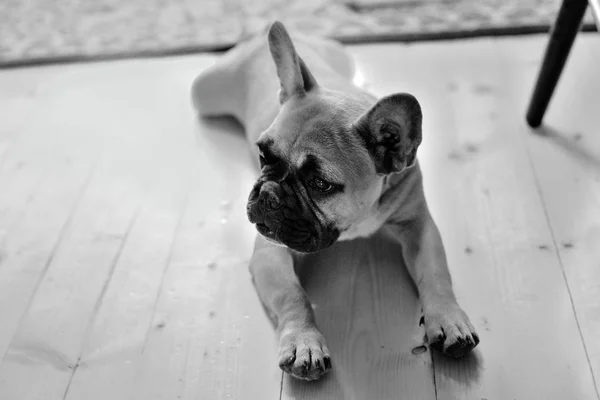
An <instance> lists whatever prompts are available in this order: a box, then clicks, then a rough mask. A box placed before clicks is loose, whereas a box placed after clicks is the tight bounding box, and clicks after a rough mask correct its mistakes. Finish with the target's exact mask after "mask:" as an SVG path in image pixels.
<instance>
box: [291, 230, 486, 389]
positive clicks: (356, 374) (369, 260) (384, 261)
mask: <svg viewBox="0 0 600 400" xmlns="http://www.w3.org/2000/svg"><path fill="white" fill-rule="evenodd" d="M297 270H298V274H299V276H300V278H301V281H302V284H303V286H304V288H305V289H306V291H307V292H308V295H309V298H310V300H311V302H312V303H313V306H314V308H315V313H316V316H317V322H318V324H319V327H320V328H321V331H322V332H323V334H324V335H325V337H326V340H327V343H328V346H329V348H330V351H331V356H332V364H333V368H332V370H331V371H330V373H329V374H328V375H326V377H325V378H323V379H321V380H320V381H317V382H303V381H298V380H295V379H293V378H290V377H289V376H287V375H286V376H285V378H284V383H283V397H282V398H284V399H298V400H300V399H328V400H329V399H388V398H389V399H391V398H398V395H399V394H403V397H402V398H407V399H409V398H435V387H434V385H435V383H434V382H435V378H434V373H435V372H434V367H433V363H441V364H442V365H444V368H442V370H443V371H448V370H449V371H452V368H453V365H449V364H458V363H459V364H458V365H460V368H459V369H460V371H459V373H458V374H456V375H455V376H445V377H447V378H450V379H453V380H459V381H463V382H464V384H465V385H467V386H470V385H471V384H473V383H474V382H473V381H475V380H477V379H478V375H479V369H480V359H479V356H477V355H471V356H469V357H466V358H464V359H463V360H461V361H458V362H456V361H453V360H448V359H446V357H445V356H442V355H439V354H436V355H435V356H434V357H432V354H431V353H430V350H429V349H428V348H427V347H426V346H424V330H423V326H422V325H419V321H420V318H421V306H420V303H419V300H418V297H417V293H416V289H415V287H414V284H413V282H412V280H411V278H410V276H409V274H408V272H407V270H406V268H405V266H404V264H403V261H402V258H401V255H400V252H399V246H398V244H397V243H396V241H395V240H394V239H393V237H392V236H391V235H390V234H389V233H388V232H386V231H382V232H380V233H378V234H377V235H374V236H373V237H371V238H368V239H358V240H354V241H351V242H340V243H338V244H336V245H334V246H333V247H332V248H330V249H328V250H326V251H323V252H321V253H318V254H314V255H306V256H303V257H302V258H300V259H299V260H298V263H297ZM446 367H447V368H446ZM439 373H440V371H438V374H439ZM444 373H445V372H444ZM450 374H452V372H450Z"/></svg>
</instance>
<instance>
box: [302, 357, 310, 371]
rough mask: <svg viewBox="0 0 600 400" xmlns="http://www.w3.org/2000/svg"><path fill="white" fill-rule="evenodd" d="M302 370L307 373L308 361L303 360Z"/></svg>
mask: <svg viewBox="0 0 600 400" xmlns="http://www.w3.org/2000/svg"><path fill="white" fill-rule="evenodd" d="M302 368H304V370H305V371H308V370H309V369H310V360H304V362H303V363H302Z"/></svg>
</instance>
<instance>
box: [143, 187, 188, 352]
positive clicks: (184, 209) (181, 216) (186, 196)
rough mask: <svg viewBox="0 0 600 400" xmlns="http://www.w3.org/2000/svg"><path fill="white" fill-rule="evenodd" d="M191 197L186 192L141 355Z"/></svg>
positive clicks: (150, 329)
mask: <svg viewBox="0 0 600 400" xmlns="http://www.w3.org/2000/svg"><path fill="white" fill-rule="evenodd" d="M187 187H188V188H190V187H191V185H187ZM189 197H190V192H189V190H188V191H186V193H185V196H184V199H183V201H182V202H181V203H182V204H181V207H180V209H181V212H180V214H179V218H178V219H177V224H176V225H175V230H174V232H173V238H172V240H171V247H170V249H169V254H168V255H167V259H166V260H165V265H164V267H163V270H162V272H161V277H160V284H159V285H158V289H157V292H156V298H155V299H154V305H153V307H152V313H151V314H150V315H151V316H150V323H149V324H148V328H147V329H146V334H145V335H144V343H143V344H142V349H141V350H140V354H144V350H145V349H146V345H147V344H148V338H149V336H150V332H151V331H152V321H154V316H155V314H156V307H157V305H158V302H159V301H160V294H161V292H162V287H163V284H164V281H165V276H166V275H167V272H168V270H169V266H170V265H171V260H172V259H173V251H174V248H175V243H176V242H177V238H178V237H179V233H180V230H181V224H182V222H183V217H184V215H185V212H186V210H187V206H188V201H189Z"/></svg>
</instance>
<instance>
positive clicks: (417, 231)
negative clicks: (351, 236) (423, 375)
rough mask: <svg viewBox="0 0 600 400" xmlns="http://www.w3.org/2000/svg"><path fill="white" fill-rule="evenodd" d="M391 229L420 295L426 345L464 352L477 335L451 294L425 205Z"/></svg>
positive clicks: (458, 354) (450, 352)
mask: <svg viewBox="0 0 600 400" xmlns="http://www.w3.org/2000/svg"><path fill="white" fill-rule="evenodd" d="M392 229H393V230H394V232H395V233H396V234H397V235H398V236H399V240H400V243H401V246H402V255H403V258H404V261H405V264H406V266H407V268H408V271H409V273H410V275H411V277H412V278H413V280H414V282H415V284H416V286H417V289H418V292H419V297H420V298H421V304H422V306H423V314H424V319H425V321H424V322H425V330H426V333H427V340H428V342H429V345H430V346H431V347H433V348H435V349H437V350H440V351H442V352H444V353H445V354H447V355H450V356H452V357H461V356H463V355H465V354H466V353H468V352H469V351H470V350H471V349H473V348H474V347H475V346H477V344H478V343H479V338H478V336H477V333H476V332H475V328H474V327H473V325H472V324H471V322H470V321H469V317H468V316H467V314H466V313H465V312H464V311H463V310H462V308H461V307H460V306H459V305H458V303H457V301H456V297H455V296H454V292H453V290H452V281H451V279H450V272H449V271H448V264H447V261H446V254H445V251H444V246H443V244H442V239H441V237H440V233H439V231H438V228H437V226H436V225H435V222H434V221H433V219H432V217H431V215H430V214H429V210H428V209H427V206H426V205H425V204H423V206H422V207H421V210H420V212H419V213H418V214H417V215H415V216H414V217H413V218H411V219H410V220H408V221H404V222H401V223H397V224H395V225H394V226H393V227H392Z"/></svg>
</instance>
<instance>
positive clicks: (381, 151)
mask: <svg viewBox="0 0 600 400" xmlns="http://www.w3.org/2000/svg"><path fill="white" fill-rule="evenodd" d="M422 119H423V115H422V113H421V106H420V105H419V102H418V101H417V99H416V98H415V97H414V96H413V95H410V94H407V93H398V94H393V95H390V96H387V97H384V98H382V99H381V100H379V101H378V102H377V103H376V104H375V105H374V106H373V107H371V109H369V110H368V111H367V112H366V113H365V114H363V115H362V116H361V117H360V118H359V119H358V121H357V122H356V123H355V125H354V126H355V129H356V130H357V132H358V133H359V135H360V136H362V138H363V139H364V140H365V143H366V146H367V149H368V150H369V153H371V156H372V157H373V160H374V161H375V168H376V170H377V173H378V174H386V175H387V174H391V173H393V172H400V171H402V170H403V169H405V168H408V167H412V166H413V165H414V164H415V161H416V159H417V148H418V147H419V145H420V144H421V139H422V134H421V121H422Z"/></svg>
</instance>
